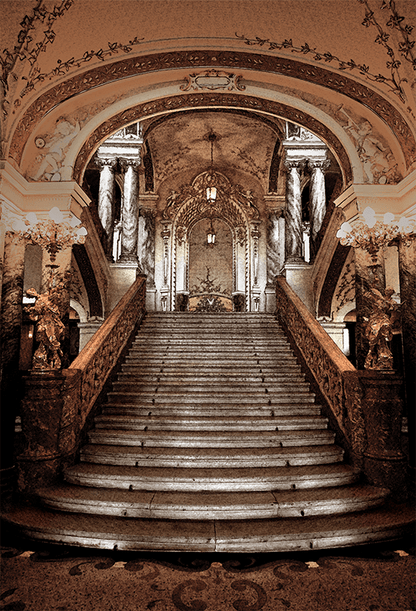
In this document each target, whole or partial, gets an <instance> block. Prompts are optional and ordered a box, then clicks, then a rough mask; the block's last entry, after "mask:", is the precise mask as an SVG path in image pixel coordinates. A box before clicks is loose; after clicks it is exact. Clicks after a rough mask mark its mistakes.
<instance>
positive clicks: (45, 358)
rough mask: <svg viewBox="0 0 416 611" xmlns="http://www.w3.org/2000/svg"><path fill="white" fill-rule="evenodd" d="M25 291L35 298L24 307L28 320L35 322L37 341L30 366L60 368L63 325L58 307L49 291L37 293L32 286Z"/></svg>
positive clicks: (63, 333) (43, 368) (35, 367)
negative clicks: (32, 303)
mask: <svg viewBox="0 0 416 611" xmlns="http://www.w3.org/2000/svg"><path fill="white" fill-rule="evenodd" d="M26 293H27V294H28V295H29V297H35V298H36V302H35V303H34V305H31V306H26V307H25V312H26V313H27V314H28V315H29V318H30V320H33V321H34V322H36V336H35V339H36V341H37V342H39V346H38V348H37V349H36V351H35V354H34V355H33V363H32V368H33V369H42V370H45V369H60V367H61V357H62V350H61V340H62V339H63V338H64V335H65V325H64V324H63V322H62V321H61V317H60V312H59V308H58V306H57V305H55V304H54V303H53V302H52V301H51V299H50V296H49V293H42V294H39V293H37V292H36V291H35V289H33V288H32V289H29V290H28V291H26Z"/></svg>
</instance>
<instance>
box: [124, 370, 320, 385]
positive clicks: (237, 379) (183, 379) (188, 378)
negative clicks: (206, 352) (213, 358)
mask: <svg viewBox="0 0 416 611" xmlns="http://www.w3.org/2000/svg"><path fill="white" fill-rule="evenodd" d="M125 380H127V381H129V382H130V381H131V382H136V383H143V382H146V383H148V384H151V383H154V382H160V383H163V384H165V383H167V384H175V385H176V384H184V383H187V382H194V383H196V384H206V383H209V385H210V386H211V385H213V384H227V386H232V385H234V384H236V385H239V384H263V383H265V382H267V383H273V384H279V385H280V384H281V385H285V386H290V387H291V388H293V386H294V385H295V384H296V387H298V385H299V384H301V385H304V384H308V383H307V382H305V376H304V375H303V374H299V375H295V374H281V375H279V374H276V375H271V374H262V373H257V374H256V373H251V374H246V375H245V374H243V375H241V374H238V373H231V372H227V373H224V374H222V375H217V374H215V373H214V372H207V373H206V374H203V373H199V374H196V373H190V372H185V371H183V372H182V373H180V374H176V373H173V372H166V373H165V372H162V373H160V372H157V371H155V372H148V373H147V374H146V375H145V374H144V373H143V372H142V371H141V368H140V366H126V365H123V366H122V368H121V371H120V372H119V373H118V374H117V381H118V382H123V381H125Z"/></svg>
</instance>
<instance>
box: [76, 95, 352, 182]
mask: <svg viewBox="0 0 416 611" xmlns="http://www.w3.org/2000/svg"><path fill="white" fill-rule="evenodd" d="M223 107H226V108H236V109H249V110H252V111H257V112H258V113H266V114H269V115H275V116H277V117H280V118H284V119H287V120H288V121H291V122H293V123H298V124H300V125H303V126H306V127H307V128H308V129H309V130H310V131H312V132H313V133H314V134H316V135H317V136H318V137H319V138H321V139H322V140H323V141H324V142H326V144H327V145H328V147H329V148H330V149H331V150H332V152H333V153H334V155H335V157H336V158H337V160H338V162H339V164H340V167H341V170H342V173H343V181H344V186H345V187H346V186H347V185H348V184H350V183H352V181H353V173H352V167H351V163H350V159H349V156H348V154H347V151H346V150H345V148H344V146H343V144H342V142H341V141H340V140H339V138H338V137H337V136H336V135H335V134H334V133H333V132H332V131H331V130H330V129H329V128H328V127H327V126H326V125H325V124H324V123H322V122H321V121H318V120H317V119H316V118H315V117H313V116H312V115H311V114H309V113H307V112H305V111H303V110H300V109H297V108H293V107H292V106H289V105H287V104H283V103H281V102H276V101H274V100H268V99H264V98H259V97H254V96H248V95H242V94H226V93H194V94H189V95H187V94H182V95H175V96H169V97H166V98H161V99H157V100H153V101H151V102H145V103H143V104H138V105H137V106H134V107H132V108H128V109H126V110H123V111H122V112H119V113H117V114H116V115H114V116H112V117H111V118H110V119H108V120H107V121H104V122H103V123H102V124H101V125H100V126H99V127H97V129H96V130H95V131H94V132H93V133H92V134H91V136H90V137H89V138H88V140H86V141H85V142H84V144H83V146H82V147H81V150H80V152H79V154H78V156H77V159H76V161H75V164H74V170H73V179H74V180H76V181H77V182H78V184H81V183H82V179H83V175H84V172H85V168H86V167H87V165H88V163H89V161H90V159H91V158H92V156H93V154H94V152H95V151H96V149H97V148H98V147H99V146H100V144H101V143H102V142H103V141H104V140H105V139H106V138H108V136H109V135H110V134H112V133H114V132H116V131H118V130H119V129H121V128H122V127H123V126H124V125H126V124H128V123H134V122H137V121H140V120H142V119H143V118H144V117H148V116H151V115H156V114H162V113H163V114H164V113H168V112H179V111H182V110H189V109H192V108H208V109H210V108H223Z"/></svg>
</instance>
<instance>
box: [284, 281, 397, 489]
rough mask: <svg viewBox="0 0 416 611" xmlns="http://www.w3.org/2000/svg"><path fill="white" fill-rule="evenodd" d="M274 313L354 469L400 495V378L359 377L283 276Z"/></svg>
mask: <svg viewBox="0 0 416 611" xmlns="http://www.w3.org/2000/svg"><path fill="white" fill-rule="evenodd" d="M276 313H277V316H278V318H279V321H280V323H281V324H282V326H283V328H284V329H285V331H286V333H287V334H288V336H289V338H290V339H291V341H292V343H293V345H294V346H295V347H296V349H297V350H298V351H299V352H300V354H301V356H302V358H303V361H304V363H305V364H306V366H307V367H308V369H309V371H310V373H311V374H312V376H313V378H314V380H315V382H316V384H317V386H318V387H319V390H320V392H321V394H322V396H323V398H324V399H325V401H326V404H327V406H328V407H329V408H330V410H331V412H332V414H333V416H334V418H335V419H336V422H337V424H338V427H339V430H340V432H341V434H342V435H343V437H344V440H345V442H346V444H347V446H348V448H347V449H348V451H349V454H350V460H351V462H352V463H353V465H354V467H355V468H356V469H357V470H363V471H364V473H365V475H366V476H367V478H368V479H369V480H370V481H371V482H373V483H376V484H380V485H385V486H387V487H390V488H391V489H393V490H395V491H400V492H401V493H402V492H403V489H405V468H406V467H405V456H404V454H403V452H402V450H401V447H400V416H401V411H402V407H403V406H402V403H401V386H402V383H403V382H402V380H401V378H400V376H397V375H394V374H387V373H381V372H373V371H371V372H370V371H358V370H357V369H356V368H355V367H354V366H353V365H352V364H351V363H350V362H349V360H348V359H347V358H346V357H345V355H344V354H343V353H342V351H341V350H340V349H339V348H338V346H337V345H336V344H335V342H334V341H333V340H332V339H331V337H329V335H328V334H327V333H326V331H325V330H324V329H323V328H322V327H321V325H320V324H319V323H318V321H317V320H316V319H315V318H314V316H312V314H311V313H310V311H309V310H308V309H307V308H306V306H305V305H304V303H303V302H302V301H301V299H300V298H299V297H298V296H297V295H296V293H295V292H294V291H293V289H291V287H290V286H289V285H288V283H287V281H286V279H285V278H284V277H283V276H279V277H278V278H277V282H276Z"/></svg>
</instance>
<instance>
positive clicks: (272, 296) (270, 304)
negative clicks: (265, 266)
mask: <svg viewBox="0 0 416 611" xmlns="http://www.w3.org/2000/svg"><path fill="white" fill-rule="evenodd" d="M264 295H265V297H266V312H269V313H270V314H274V312H275V311H276V289H275V288H274V287H273V286H266V288H265V289H264Z"/></svg>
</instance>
